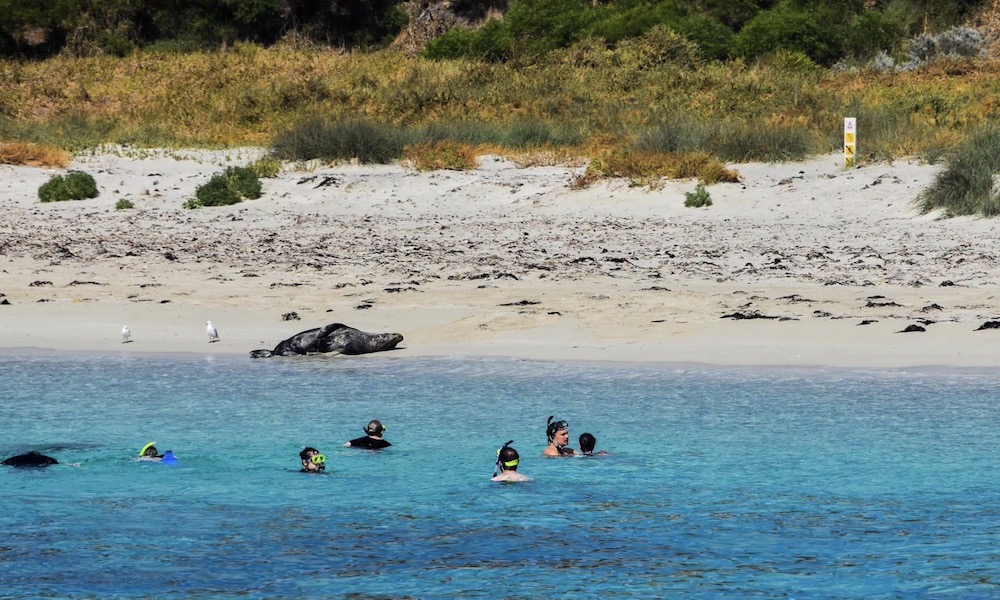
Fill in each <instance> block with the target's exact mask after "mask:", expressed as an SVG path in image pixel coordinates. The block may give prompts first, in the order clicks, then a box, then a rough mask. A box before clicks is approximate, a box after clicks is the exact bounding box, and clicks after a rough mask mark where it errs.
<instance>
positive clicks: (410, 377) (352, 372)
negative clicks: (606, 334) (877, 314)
mask: <svg viewBox="0 0 1000 600" xmlns="http://www.w3.org/2000/svg"><path fill="white" fill-rule="evenodd" d="M0 367H2V369H3V373H4V377H3V378H2V379H0V398H2V401H0V453H2V454H3V455H4V456H8V455H11V454H15V453H20V452H24V451H28V450H31V449H37V450H41V451H44V452H45V453H47V454H49V455H51V456H54V457H55V458H57V459H58V460H59V461H60V463H62V464H60V465H57V466H54V467H51V468H48V469H13V468H6V467H5V468H2V469H0V492H2V494H0V508H2V510H0V590H2V593H0V595H2V596H3V597H4V598H115V597H119V598H137V597H157V598H180V597H222V598H224V597H233V596H241V597H357V598H360V597H364V598H371V597H384V598H399V597H411V598H444V597H456V596H460V597H469V598H529V597H532V598H534V597H541V596H558V597H569V596H572V597H577V598H579V597H584V598H609V597H610V598H616V597H618V598H625V597H627V598H662V597H684V598H724V597H731V598H783V597H788V598H862V597H863V598H897V597H914V598H921V597H925V598H948V597H951V598H976V597H979V598H985V597H997V596H1000V590H998V584H1000V560H998V559H1000V549H998V548H997V544H996V540H997V539H998V534H1000V492H998V486H997V485H996V474H997V473H998V472H1000V425H998V423H1000V408H998V405H997V403H996V402H995V397H996V394H997V391H998V390H1000V371H947V370H940V371H912V372H906V371H862V370H823V369H770V370H761V369H721V368H708V367H677V366H634V365H633V366H612V365H581V364H559V363H546V362H530V361H518V360H498V359H482V360H475V359H394V358H370V359H369V358H367V357H365V358H362V359H359V360H354V359H344V358H343V357H340V358H336V359H332V360H331V359H330V358H316V359H311V358H306V359H300V360H291V359H272V360H258V361H252V360H250V359H244V358H240V357H185V356H95V357H83V356H75V355H52V354H49V355H43V354H38V355H29V356H23V357H22V356H0ZM550 414H555V415H556V418H562V419H566V420H568V421H569V422H570V426H571V431H570V433H571V440H573V441H574V443H575V440H576V438H577V436H578V435H579V434H580V433H582V432H584V431H590V432H592V433H594V434H595V435H596V436H597V438H598V447H599V448H604V449H607V450H609V451H610V452H611V455H610V456H607V457H601V458H590V459H584V458H568V459H543V458H541V456H540V453H541V450H542V448H543V447H544V445H545V435H544V428H545V420H546V417H547V416H548V415H550ZM372 418H379V419H381V420H382V421H383V422H384V423H385V424H386V426H387V428H388V430H387V432H386V438H387V439H388V440H390V441H391V442H392V443H393V444H394V445H393V447H392V448H390V449H389V450H386V451H383V452H370V451H363V450H356V449H351V448H343V447H341V444H342V443H343V442H344V441H346V440H348V439H350V438H353V437H357V436H360V435H362V431H361V428H362V427H363V426H364V424H365V423H367V422H368V420H370V419H372ZM508 439H513V440H514V444H513V445H514V446H515V447H516V448H517V449H518V450H519V451H520V453H521V467H520V471H521V472H523V473H525V474H527V475H529V476H531V477H533V478H534V479H535V481H533V482H531V483H528V484H515V485H511V484H496V483H492V482H490V481H489V476H490V475H491V473H492V468H493V461H494V460H495V458H496V449H497V448H498V447H499V446H500V445H502V444H503V443H504V442H505V441H507V440H508ZM151 440H156V441H157V442H158V443H157V446H158V448H159V449H160V450H161V451H162V450H173V451H174V453H175V454H176V455H177V456H178V458H179V460H180V462H179V464H178V465H177V466H166V465H161V464H155V463H142V462H138V461H136V460H135V455H136V454H137V453H138V450H139V448H140V447H142V445H143V444H145V443H146V442H148V441H151ZM306 445H310V446H315V447H317V448H319V449H320V450H321V451H323V452H324V454H325V455H326V456H327V461H328V462H327V464H328V473H327V474H325V475H320V476H312V475H303V474H300V473H298V472H297V470H298V456H297V454H298V451H299V450H300V449H301V448H302V447H303V446H306Z"/></svg>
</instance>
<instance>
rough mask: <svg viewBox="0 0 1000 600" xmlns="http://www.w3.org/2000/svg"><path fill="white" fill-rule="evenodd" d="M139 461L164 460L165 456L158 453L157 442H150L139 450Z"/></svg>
mask: <svg viewBox="0 0 1000 600" xmlns="http://www.w3.org/2000/svg"><path fill="white" fill-rule="evenodd" d="M139 460H156V461H159V460H163V455H162V454H159V453H158V452H157V451H156V442H149V443H148V444H146V445H145V446H143V447H142V450H139Z"/></svg>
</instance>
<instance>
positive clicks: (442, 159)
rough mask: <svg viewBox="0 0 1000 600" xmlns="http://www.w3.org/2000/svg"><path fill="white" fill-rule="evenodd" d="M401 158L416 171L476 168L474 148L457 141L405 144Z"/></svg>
mask: <svg viewBox="0 0 1000 600" xmlns="http://www.w3.org/2000/svg"><path fill="white" fill-rule="evenodd" d="M403 160H404V161H406V162H408V163H410V164H412V165H413V167H414V168H416V169H417V170H418V171H434V170H439V169H449V170H452V171H468V170H471V169H475V168H476V149H475V148H473V147H472V146H470V145H468V144H461V143H457V142H444V141H442V142H428V143H424V144H416V145H413V146H407V147H406V148H405V149H404V150H403Z"/></svg>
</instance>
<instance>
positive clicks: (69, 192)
mask: <svg viewBox="0 0 1000 600" xmlns="http://www.w3.org/2000/svg"><path fill="white" fill-rule="evenodd" d="M97 196H98V192H97V182H95V181H94V178H93V177H92V176H91V175H90V174H89V173H84V172H83V171H70V172H69V173H67V174H66V175H65V176H62V175H53V176H52V178H51V179H49V180H48V181H47V182H45V183H44V184H42V186H41V187H39V188H38V199H39V200H41V201H42V202H65V201H67V200H83V199H84V198H96V197H97Z"/></svg>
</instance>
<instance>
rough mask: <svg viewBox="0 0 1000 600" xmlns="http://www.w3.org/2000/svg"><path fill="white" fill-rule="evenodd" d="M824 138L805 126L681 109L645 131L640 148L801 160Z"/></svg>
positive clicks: (733, 159) (737, 158)
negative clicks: (707, 116)
mask: <svg viewBox="0 0 1000 600" xmlns="http://www.w3.org/2000/svg"><path fill="white" fill-rule="evenodd" d="M819 143H820V140H818V139H816V138H815V137H814V136H813V134H812V133H811V132H809V131H808V130H807V129H805V128H802V127H789V126H784V125H772V124H768V123H763V122H762V123H752V124H751V123H747V122H744V121H722V120H712V121H706V120H702V119H697V118H695V117H693V116H691V115H688V114H685V113H679V114H676V115H674V117H673V118H672V119H671V120H669V121H665V122H663V123H661V124H660V125H658V126H656V127H654V128H652V129H650V130H649V131H647V132H646V133H644V134H643V135H642V136H640V138H639V139H638V141H637V142H636V148H637V149H639V150H642V151H644V152H693V151H697V150H704V151H708V152H711V153H712V154H714V155H716V156H718V157H719V158H720V159H722V160H724V161H730V162H742V161H749V160H759V161H770V162H776V161H784V160H799V159H802V158H805V157H807V156H809V155H811V154H812V153H813V152H815V151H816V150H817V149H819Z"/></svg>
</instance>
